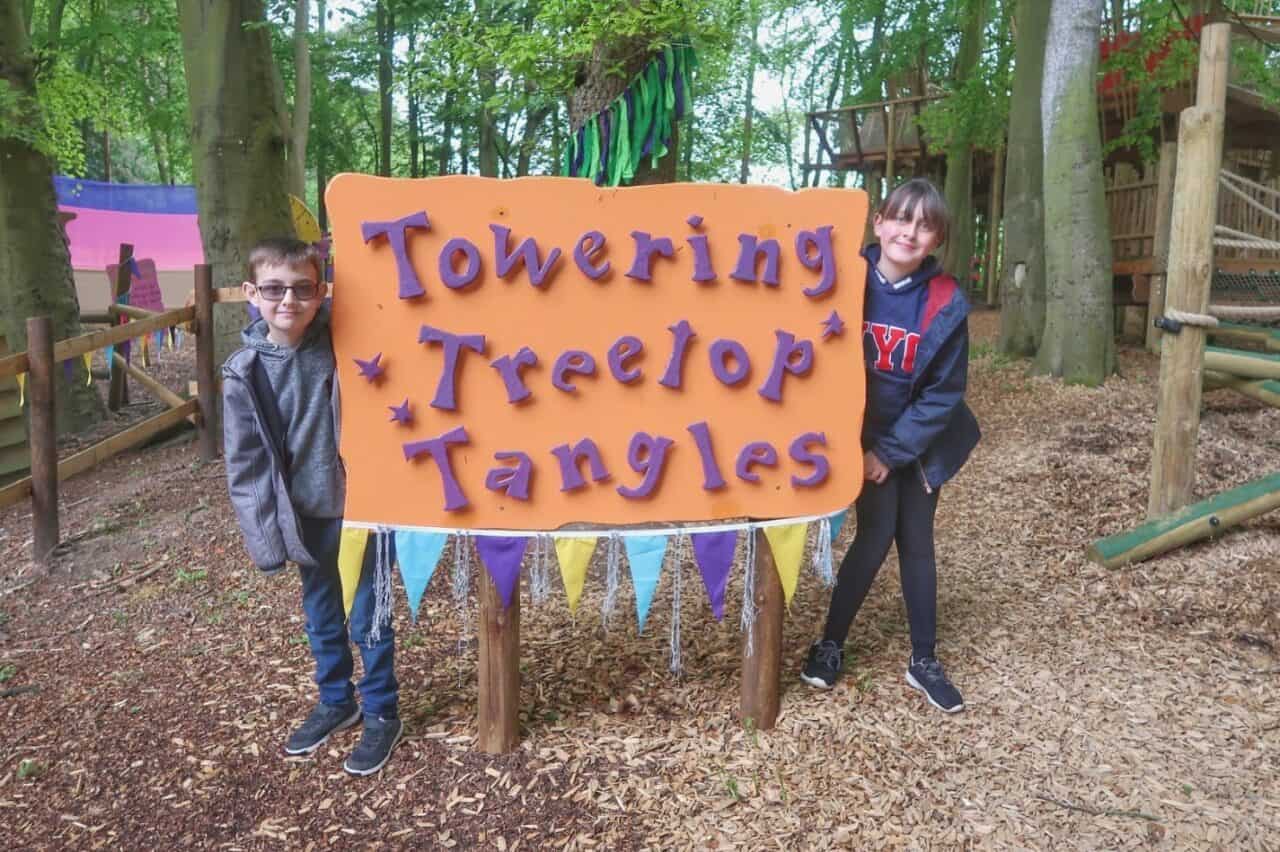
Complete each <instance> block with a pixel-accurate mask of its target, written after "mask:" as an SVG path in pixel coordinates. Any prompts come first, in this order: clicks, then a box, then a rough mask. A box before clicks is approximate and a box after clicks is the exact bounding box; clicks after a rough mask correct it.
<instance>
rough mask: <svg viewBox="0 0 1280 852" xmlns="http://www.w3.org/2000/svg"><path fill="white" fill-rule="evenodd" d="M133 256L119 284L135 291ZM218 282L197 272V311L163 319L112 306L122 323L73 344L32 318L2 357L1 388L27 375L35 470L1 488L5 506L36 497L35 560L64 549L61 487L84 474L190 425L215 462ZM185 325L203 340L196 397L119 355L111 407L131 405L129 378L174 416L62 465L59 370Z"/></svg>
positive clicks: (125, 249)
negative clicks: (16, 348)
mask: <svg viewBox="0 0 1280 852" xmlns="http://www.w3.org/2000/svg"><path fill="white" fill-rule="evenodd" d="M131 254H132V247H131V246H122V253H121V264H120V268H121V270H122V271H121V275H120V276H119V278H117V282H120V281H121V280H123V284H120V283H117V285H116V286H117V287H119V286H124V287H127V286H128V281H129V274H128V271H127V268H126V265H125V261H127V259H128V258H129V257H130V256H131ZM211 282H212V278H211V276H210V270H209V267H208V266H198V267H196V269H195V305H193V306H188V307H183V308H177V309H175V310H171V311H164V312H162V313H154V312H150V311H145V310H142V309H141V308H130V307H129V306H127V305H112V306H111V308H110V309H109V312H108V313H109V317H108V318H109V319H111V320H112V321H113V322H114V321H115V320H116V319H117V318H123V319H124V321H123V322H122V323H121V324H119V325H112V326H109V327H107V328H104V329H101V330H98V331H92V332H89V333H88V334H82V335H80V336H78V337H72V338H69V339H67V340H57V341H55V340H54V339H53V330H52V328H53V327H52V323H51V321H50V319H49V318H48V317H31V318H29V319H28V320H27V350H26V351H25V352H18V353H15V354H12V355H7V356H6V357H0V382H13V380H14V378H15V377H18V376H22V375H24V374H25V382H24V389H25V395H26V405H27V408H28V411H29V425H28V430H27V432H28V436H29V439H28V443H29V447H30V470H31V473H30V475H29V476H25V477H23V478H22V479H19V480H17V481H15V482H12V483H10V484H8V485H6V486H4V487H3V488H0V507H4V506H8V505H12V504H14V503H19V502H21V501H23V500H26V499H27V498H30V499H31V511H32V528H33V529H32V558H33V561H35V562H37V563H40V564H47V563H48V562H49V560H50V558H51V557H52V554H53V552H54V549H55V548H56V547H57V545H58V483H59V482H60V481H62V480H64V479H67V478H69V477H71V476H74V475H76V474H77V473H82V472H84V471H86V470H88V469H90V468H92V467H94V466H95V465H97V464H98V463H100V462H103V461H106V460H107V459H109V458H111V457H112V456H115V455H117V454H118V453H121V452H123V451H125V450H127V449H131V448H133V447H137V446H139V445H141V444H143V443H145V442H146V441H148V440H150V439H151V438H153V437H155V436H156V435H158V434H160V433H161V432H163V431H164V430H166V429H169V428H170V427H172V426H174V425H177V424H178V423H180V422H181V421H182V420H190V421H191V422H192V423H194V424H195V426H196V428H197V430H198V433H199V442H200V453H201V456H202V457H203V458H204V459H205V460H210V461H211V460H213V459H215V458H217V456H218V452H219V447H220V445H221V432H220V427H219V424H218V420H217V391H216V385H215V379H214V361H213V341H212V335H211V334H210V331H209V330H210V329H211V328H212V326H213V302H214V291H213V289H212V285H211ZM118 292H119V290H117V293H118ZM184 323H190V324H191V326H192V329H193V331H194V333H195V335H196V385H197V395H196V398H194V399H183V398H182V397H181V396H179V395H178V394H176V393H174V392H173V391H171V390H169V389H168V388H166V387H165V386H164V385H162V384H161V383H160V382H158V381H156V380H155V379H154V378H152V377H151V376H149V375H147V373H145V372H144V371H143V370H141V369H139V368H137V367H136V366H134V365H132V364H130V363H128V361H126V359H124V358H123V357H121V356H120V354H119V353H118V352H114V351H113V354H112V358H111V361H110V362H109V365H108V366H109V369H110V370H111V390H110V395H109V404H110V405H111V407H112V408H113V409H115V408H118V407H119V406H120V405H121V404H123V403H124V401H126V400H127V395H126V394H127V385H126V378H125V377H126V376H129V377H132V378H133V379H135V380H136V381H137V382H138V383H139V384H141V385H142V386H143V387H144V388H146V389H147V390H148V391H150V392H151V393H152V394H153V395H154V396H155V397H156V398H157V399H159V400H160V401H161V402H162V403H164V404H165V405H166V406H167V408H168V410H166V411H164V412H163V413H161V414H158V415H155V416H154V417H150V418H148V419H146V420H144V421H142V422H141V423H137V424H135V425H133V426H130V427H129V428H128V429H125V430H124V431H123V432H120V433H118V434H115V435H112V436H111V437H109V438H106V439H105V440H103V441H100V442H98V443H96V444H94V445H93V446H91V447H88V448H86V449H84V450H81V451H80V452H78V453H75V454H74V455H72V456H69V457H67V458H65V459H62V460H61V461H59V460H58V453H57V435H58V430H57V422H56V415H55V411H54V375H55V372H56V370H57V365H59V364H61V363H62V362H65V361H68V360H71V359H77V360H78V359H81V358H83V357H84V356H85V355H86V354H87V353H91V352H94V351H96V350H99V349H105V348H107V347H115V346H118V345H119V344H122V343H124V342H125V341H129V340H136V339H138V338H142V337H144V336H147V335H152V334H154V333H155V332H157V331H163V330H166V329H169V328H171V327H173V326H177V325H181V324H184ZM0 387H3V386H0ZM3 400H4V397H0V402H3ZM19 423H21V421H20V420H19Z"/></svg>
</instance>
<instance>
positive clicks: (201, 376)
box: [195, 263, 222, 462]
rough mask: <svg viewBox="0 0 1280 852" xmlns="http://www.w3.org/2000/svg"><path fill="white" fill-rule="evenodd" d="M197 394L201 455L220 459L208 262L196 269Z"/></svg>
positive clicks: (219, 429)
mask: <svg viewBox="0 0 1280 852" xmlns="http://www.w3.org/2000/svg"><path fill="white" fill-rule="evenodd" d="M195 297H196V304H195V315H196V320H195V326H196V394H197V397H198V398H199V400H200V422H199V424H198V428H199V429H200V457H201V458H202V459H204V460H205V461H207V462H211V461H214V460H215V459H217V458H218V450H219V447H220V445H221V443H222V428H221V426H220V423H221V421H220V420H219V417H218V414H219V411H218V383H217V376H216V370H215V364H214V351H213V350H214V340H213V272H212V270H211V269H210V267H209V265H208V264H204V263H202V264H200V265H198V266H197V267H196V268H195Z"/></svg>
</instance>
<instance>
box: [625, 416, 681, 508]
mask: <svg viewBox="0 0 1280 852" xmlns="http://www.w3.org/2000/svg"><path fill="white" fill-rule="evenodd" d="M674 443H675V441H673V440H671V439H670V438H664V437H662V436H661V435H658V436H657V437H654V436H652V435H649V434H648V433H646V432H637V433H635V434H634V435H632V436H631V446H629V447H628V448H627V464H629V465H631V469H632V470H634V471H635V472H636V473H639V474H642V475H643V477H644V478H643V479H641V480H640V484H639V485H637V486H636V487H635V488H631V487H628V486H626V485H619V486H618V493H619V494H621V495H622V496H623V497H626V498H627V499H628V500H639V499H641V498H642V497H648V496H649V495H650V494H652V493H653V490H654V489H655V488H657V487H658V483H659V482H661V481H662V473H663V471H664V469H665V467H666V463H667V451H668V450H670V449H671V445H672V444H674Z"/></svg>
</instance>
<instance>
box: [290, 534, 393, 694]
mask: <svg viewBox="0 0 1280 852" xmlns="http://www.w3.org/2000/svg"><path fill="white" fill-rule="evenodd" d="M298 522H299V524H300V525H301V527H302V541H303V543H304V544H305V545H306V547H307V550H308V551H309V552H310V553H311V555H312V556H314V557H315V558H316V562H317V563H318V564H317V565H316V566H315V567H309V566H306V565H302V566H299V568H298V572H299V575H300V576H301V578H302V612H303V614H304V615H305V616H306V627H307V638H308V639H309V640H310V641H311V656H312V657H313V658H314V659H315V661H316V685H317V686H319V687H320V701H321V703H323V704H330V705H342V704H349V703H350V702H351V701H352V700H353V699H354V697H355V691H354V689H353V688H352V686H351V674H352V671H353V669H354V662H353V660H352V657H351V644H350V641H349V636H348V632H347V631H348V627H347V624H346V616H345V614H344V613H343V607H342V582H341V580H340V579H339V576H338V542H339V540H340V538H341V533H342V519H341V518H299V519H298ZM375 556H376V551H375V548H374V546H373V541H372V540H370V542H369V547H368V548H367V549H366V550H365V554H364V566H363V568H362V569H361V571H360V585H359V586H357V588H356V599H355V603H354V604H353V605H352V607H351V625H350V638H354V640H355V641H356V643H357V644H358V645H359V647H360V661H361V662H362V663H363V664H364V677H363V678H362V679H361V680H360V701H361V704H362V705H363V707H364V713H365V715H366V716H380V717H382V718H384V719H393V718H396V716H397V715H398V703H399V684H397V683H396V674H395V633H394V631H393V630H392V628H391V625H390V624H386V625H383V627H382V635H381V637H380V638H379V639H378V641H376V642H373V643H370V642H368V641H367V639H366V637H367V636H368V634H369V628H370V627H371V626H372V621H373V609H374V595H373V573H374V562H375Z"/></svg>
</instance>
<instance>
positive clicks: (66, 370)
mask: <svg viewBox="0 0 1280 852" xmlns="http://www.w3.org/2000/svg"><path fill="white" fill-rule="evenodd" d="M72 376H73V374H72V372H71V359H70V358H68V359H67V360H65V361H63V362H62V378H64V379H66V380H67V382H70V381H71V379H72Z"/></svg>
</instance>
